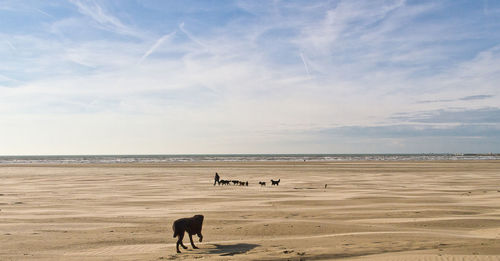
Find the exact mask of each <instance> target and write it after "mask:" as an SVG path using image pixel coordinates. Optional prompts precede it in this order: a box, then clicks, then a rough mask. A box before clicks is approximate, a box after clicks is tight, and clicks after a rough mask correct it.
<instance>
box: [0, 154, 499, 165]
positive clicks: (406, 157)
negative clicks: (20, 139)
mask: <svg viewBox="0 0 500 261" xmlns="http://www.w3.org/2000/svg"><path fill="white" fill-rule="evenodd" d="M499 159H500V154H199V155H61V156H0V164H96V163H97V164H106V163H114V164H116V163H164V162H213V161H222V162H238V161H239V162H242V161H283V162H287V161H289V162H300V161H332V162H334V161H429V160H431V161H432V160H499Z"/></svg>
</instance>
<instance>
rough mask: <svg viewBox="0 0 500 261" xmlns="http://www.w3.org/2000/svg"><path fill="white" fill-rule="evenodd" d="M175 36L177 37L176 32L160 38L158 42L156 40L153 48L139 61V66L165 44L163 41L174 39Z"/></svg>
mask: <svg viewBox="0 0 500 261" xmlns="http://www.w3.org/2000/svg"><path fill="white" fill-rule="evenodd" d="M174 35H175V31H174V32H172V33H169V34H166V35H164V36H162V37H160V38H159V39H158V40H156V42H155V43H154V44H153V45H152V46H151V48H149V50H147V51H146V53H144V55H143V56H142V57H141V59H140V60H139V62H138V63H139V64H140V63H142V62H143V61H144V60H145V59H146V58H147V57H148V56H150V55H151V54H152V53H153V52H154V51H155V50H156V49H157V48H158V47H159V46H160V45H161V44H162V43H163V41H165V40H167V39H168V38H170V37H173V36H174Z"/></svg>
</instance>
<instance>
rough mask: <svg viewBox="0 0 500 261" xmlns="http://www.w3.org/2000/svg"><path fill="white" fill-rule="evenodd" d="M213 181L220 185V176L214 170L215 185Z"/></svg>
mask: <svg viewBox="0 0 500 261" xmlns="http://www.w3.org/2000/svg"><path fill="white" fill-rule="evenodd" d="M215 183H217V184H218V185H220V177H219V173H217V172H215V178H214V186H215Z"/></svg>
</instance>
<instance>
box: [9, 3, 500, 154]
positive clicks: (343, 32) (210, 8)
mask: <svg viewBox="0 0 500 261" xmlns="http://www.w3.org/2000/svg"><path fill="white" fill-rule="evenodd" d="M499 32H500V1H492V0H489V1H488V0H483V1H480V0H478V1H460V0H448V1H447V0H443V1H420V0H419V1H411V0H407V1H404V0H395V1H392V0H384V1H378V0H366V1H357V0H349V1H340V0H339V1H314V0H305V1H278V0H276V1H271V0H265V1H223V0H213V1H210V0H200V1H193V0H187V1H173V0H171V1H168V0H166V1H160V0H158V1H151V0H143V1H141V0H113V1H111V0H102V1H84V0H70V1H63V0H57V1H28V0H26V1H19V0H0V155H47V154H49V155H62V154H71V155H83V154H205V153H216V154H225V153H489V152H500V33H499Z"/></svg>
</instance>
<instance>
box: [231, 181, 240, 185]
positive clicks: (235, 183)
mask: <svg viewBox="0 0 500 261" xmlns="http://www.w3.org/2000/svg"><path fill="white" fill-rule="evenodd" d="M231 182H233V185H235V186H236V185H238V184H239V183H240V181H239V180H231Z"/></svg>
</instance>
